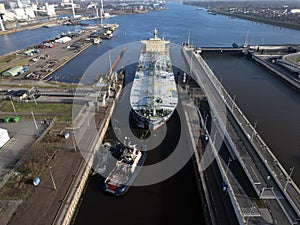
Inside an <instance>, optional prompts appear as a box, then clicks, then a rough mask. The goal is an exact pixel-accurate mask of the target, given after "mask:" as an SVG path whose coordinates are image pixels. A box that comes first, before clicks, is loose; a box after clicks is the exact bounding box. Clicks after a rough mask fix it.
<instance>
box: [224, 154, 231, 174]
mask: <svg viewBox="0 0 300 225" xmlns="http://www.w3.org/2000/svg"><path fill="white" fill-rule="evenodd" d="M231 161H232V159H231V158H229V159H228V163H227V167H226V171H225V175H226V176H227V172H228V169H229V165H230V163H231Z"/></svg>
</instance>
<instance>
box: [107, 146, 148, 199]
mask: <svg viewBox="0 0 300 225" xmlns="http://www.w3.org/2000/svg"><path fill="white" fill-rule="evenodd" d="M114 151H115V152H117V153H120V156H119V157H118V160H117V162H116V165H115V167H114V168H113V170H112V171H111V172H110V174H109V175H108V177H107V178H106V179H105V181H104V186H103V190H104V191H106V192H109V193H111V194H113V195H115V196H120V195H123V194H124V193H125V192H126V191H127V190H128V189H129V187H130V185H131V184H132V182H133V181H134V179H135V177H136V176H137V174H138V172H139V170H140V169H141V166H142V165H143V163H144V161H145V159H146V151H141V150H139V149H137V148H136V145H134V146H125V145H123V144H118V145H116V146H115V147H114Z"/></svg>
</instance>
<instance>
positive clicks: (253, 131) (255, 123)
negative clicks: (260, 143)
mask: <svg viewBox="0 0 300 225" xmlns="http://www.w3.org/2000/svg"><path fill="white" fill-rule="evenodd" d="M256 126H257V121H255V122H254V129H253V130H252V134H251V140H253V135H254V133H256V131H255V129H256Z"/></svg>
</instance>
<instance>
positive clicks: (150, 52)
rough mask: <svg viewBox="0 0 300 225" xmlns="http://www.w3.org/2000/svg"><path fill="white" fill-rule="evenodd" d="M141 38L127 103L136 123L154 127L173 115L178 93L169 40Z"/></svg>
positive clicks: (143, 126) (141, 125)
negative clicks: (138, 56) (139, 52)
mask: <svg viewBox="0 0 300 225" xmlns="http://www.w3.org/2000/svg"><path fill="white" fill-rule="evenodd" d="M153 34H154V38H150V39H149V40H142V41H141V42H142V43H143V44H145V46H144V47H143V48H142V50H141V54H140V58H139V64H138V66H137V70H136V73H135V77H134V81H133V84H132V89H131V93H130V104H131V108H132V111H133V117H134V119H135V121H136V122H137V125H138V126H139V127H142V128H148V129H150V130H156V129H157V128H159V127H160V126H162V125H163V124H164V123H166V121H167V120H168V119H169V118H170V117H171V115H172V114H173V112H174V110H175V108H176V106H177V103H178V93H177V88H176V83H175V78H174V73H173V69H172V64H171V60H170V55H169V46H168V44H169V43H170V42H169V41H166V40H164V39H161V38H159V37H158V36H157V30H156V29H154V31H153Z"/></svg>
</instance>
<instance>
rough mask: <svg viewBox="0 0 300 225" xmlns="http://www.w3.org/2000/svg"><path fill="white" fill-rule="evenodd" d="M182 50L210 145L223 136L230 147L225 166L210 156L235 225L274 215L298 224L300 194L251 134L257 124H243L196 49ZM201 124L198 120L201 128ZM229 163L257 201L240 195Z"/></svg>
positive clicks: (217, 158) (236, 107)
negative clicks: (212, 128) (203, 104)
mask: <svg viewBox="0 0 300 225" xmlns="http://www.w3.org/2000/svg"><path fill="white" fill-rule="evenodd" d="M182 51H183V55H184V57H185V59H186V62H187V63H188V65H189V69H190V73H191V74H190V75H191V76H192V77H193V78H194V80H195V81H197V83H198V84H199V85H200V86H201V88H202V89H203V91H204V93H205V94H206V96H207V99H208V102H209V105H210V108H211V114H212V118H213V121H214V124H215V125H216V126H217V129H218V131H217V132H215V133H214V134H210V137H209V142H210V144H212V146H213V145H214V142H215V140H216V138H217V137H218V136H219V134H224V138H225V143H226V145H227V147H228V148H229V152H230V153H229V156H228V161H224V160H222V159H221V158H220V156H219V155H218V153H217V152H216V151H215V149H214V147H213V152H214V154H215V157H216V161H217V164H218V168H219V170H220V172H221V177H222V179H223V181H224V184H226V186H227V191H226V194H228V195H229V197H230V200H231V203H232V205H233V207H234V209H235V212H236V217H237V218H238V221H239V224H245V223H247V224H252V222H253V224H254V222H258V224H261V223H262V221H263V220H262V219H261V218H263V219H266V218H269V219H270V218H271V217H270V216H271V215H270V212H272V215H273V216H275V217H277V218H281V221H280V222H281V224H297V223H299V206H300V195H299V193H300V192H299V189H298V187H297V186H296V184H295V183H294V182H293V181H292V179H291V178H290V174H289V173H288V172H287V171H286V170H285V169H284V168H283V166H282V165H281V164H280V162H279V161H278V160H277V159H276V157H275V156H274V155H273V154H272V151H271V150H270V149H269V148H268V146H267V145H266V144H265V143H264V141H263V140H262V138H261V137H260V136H259V134H258V133H257V132H256V130H255V127H256V125H255V124H253V125H252V124H251V123H250V122H249V121H248V119H247V118H246V117H245V116H244V115H243V113H242V112H241V110H240V109H239V108H238V106H237V105H236V104H235V99H232V98H231V96H229V94H228V93H227V91H226V90H225V89H224V88H223V86H222V84H221V83H220V82H219V81H218V79H217V78H216V76H215V75H214V74H213V72H212V71H211V69H210V68H209V67H208V65H207V64H206V63H205V61H204V60H203V59H202V57H201V55H200V53H199V52H198V49H195V48H191V47H189V46H184V47H183V48H182ZM224 106H225V110H226V111H225V112H224ZM224 113H225V114H224ZM224 115H225V118H224ZM200 116H201V114H200ZM204 120H205V119H204V118H201V121H202V124H204ZM203 132H205V133H206V134H208V132H207V130H206V127H203ZM217 134H218V135H217ZM229 160H231V161H234V162H235V163H238V164H240V166H241V167H242V168H243V171H244V173H245V174H246V177H247V182H249V184H251V186H252V188H253V190H254V191H255V193H256V194H255V195H256V198H254V199H253V198H250V197H249V196H248V195H247V194H246V193H245V192H243V191H241V190H243V188H242V187H241V186H240V184H239V181H238V178H237V177H235V176H234V175H233V173H231V171H230V170H229V171H228V167H229V164H230V161H229ZM220 191H221V190H220ZM255 199H256V200H255ZM257 200H262V201H263V202H264V203H265V205H266V207H265V208H260V207H258V205H257V203H256V201H257ZM275 206H276V207H275ZM278 222H279V221H278ZM262 224H263V223H262Z"/></svg>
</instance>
